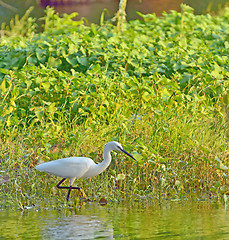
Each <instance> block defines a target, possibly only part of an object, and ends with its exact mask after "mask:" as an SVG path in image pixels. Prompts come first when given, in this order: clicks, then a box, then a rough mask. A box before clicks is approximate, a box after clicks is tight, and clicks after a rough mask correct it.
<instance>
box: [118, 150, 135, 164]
mask: <svg viewBox="0 0 229 240" xmlns="http://www.w3.org/2000/svg"><path fill="white" fill-rule="evenodd" d="M121 151H122V152H124V153H125V154H126V155H128V156H129V157H131V158H133V159H134V160H135V161H137V160H136V159H135V158H134V157H133V156H132V155H131V154H129V153H128V152H127V151H125V150H124V149H121Z"/></svg>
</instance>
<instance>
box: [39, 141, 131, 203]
mask: <svg viewBox="0 0 229 240" xmlns="http://www.w3.org/2000/svg"><path fill="white" fill-rule="evenodd" d="M112 150H116V151H121V152H124V153H125V154H127V155H128V156H129V157H131V158H133V159H134V160H135V158H134V157H133V156H132V155H130V154H129V153H128V152H126V151H125V150H124V149H123V147H122V145H121V144H120V143H118V142H114V141H113V142H109V143H107V144H105V146H104V150H103V154H104V160H103V161H102V162H100V163H98V164H96V163H95V162H94V161H93V160H92V159H91V158H87V157H69V158H62V159H57V160H54V161H50V162H45V163H41V164H39V165H37V166H36V167H35V169H36V170H38V171H41V172H46V173H48V174H51V175H55V176H59V177H62V178H63V179H62V180H61V181H60V182H59V183H58V184H57V186H56V187H57V188H60V189H68V195H67V201H69V197H70V192H71V190H72V189H78V190H80V188H79V187H73V186H72V184H73V183H74V181H75V179H79V178H87V177H93V176H96V175H98V174H100V173H101V172H103V171H104V170H105V169H106V168H107V167H108V166H109V165H110V162H111V154H110V152H111V151H112ZM67 178H68V179H69V180H70V186H69V187H64V186H60V185H61V184H62V183H63V182H64V181H65V180H66V179H67Z"/></svg>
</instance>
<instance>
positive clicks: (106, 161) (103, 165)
mask: <svg viewBox="0 0 229 240" xmlns="http://www.w3.org/2000/svg"><path fill="white" fill-rule="evenodd" d="M103 155H104V160H103V161H102V162H101V163H98V164H97V174H100V173H101V172H103V171H104V170H105V169H106V168H107V167H108V166H109V165H110V163H111V150H110V149H107V148H106V147H105V148H104V151H103ZM97 174H96V175H97Z"/></svg>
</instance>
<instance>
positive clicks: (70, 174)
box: [35, 157, 95, 178]
mask: <svg viewBox="0 0 229 240" xmlns="http://www.w3.org/2000/svg"><path fill="white" fill-rule="evenodd" d="M93 164H95V163H94V162H93V160H92V159H90V158H86V157H70V158H62V159H58V160H54V161H51V162H46V163H42V164H40V165H38V166H36V167H35V169H37V170H38V171H41V172H46V173H49V174H52V175H56V176H59V177H63V178H81V177H82V176H83V175H84V174H85V173H86V172H87V171H88V170H89V169H90V167H91V166H92V165H93Z"/></svg>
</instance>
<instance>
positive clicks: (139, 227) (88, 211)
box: [0, 201, 229, 239]
mask: <svg viewBox="0 0 229 240" xmlns="http://www.w3.org/2000/svg"><path fill="white" fill-rule="evenodd" d="M228 213H229V210H227V209H225V208H224V207H223V206H222V205H218V204H211V203H207V202H195V203H190V202H166V201H164V202H161V203H158V202H157V203H132V204H131V203H128V204H127V203H120V204H117V205H114V204H108V205H106V206H104V207H103V206H100V205H98V204H97V203H93V204H89V203H86V204H85V206H81V207H80V208H78V207H76V208H72V209H59V210H44V209H43V210H41V209H39V210H38V209H37V210H36V207H35V208H33V209H30V210H26V211H24V212H21V211H1V212H0V219H1V225H0V239H98V238H99V239H100V238H105V239H229V214H228Z"/></svg>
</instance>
